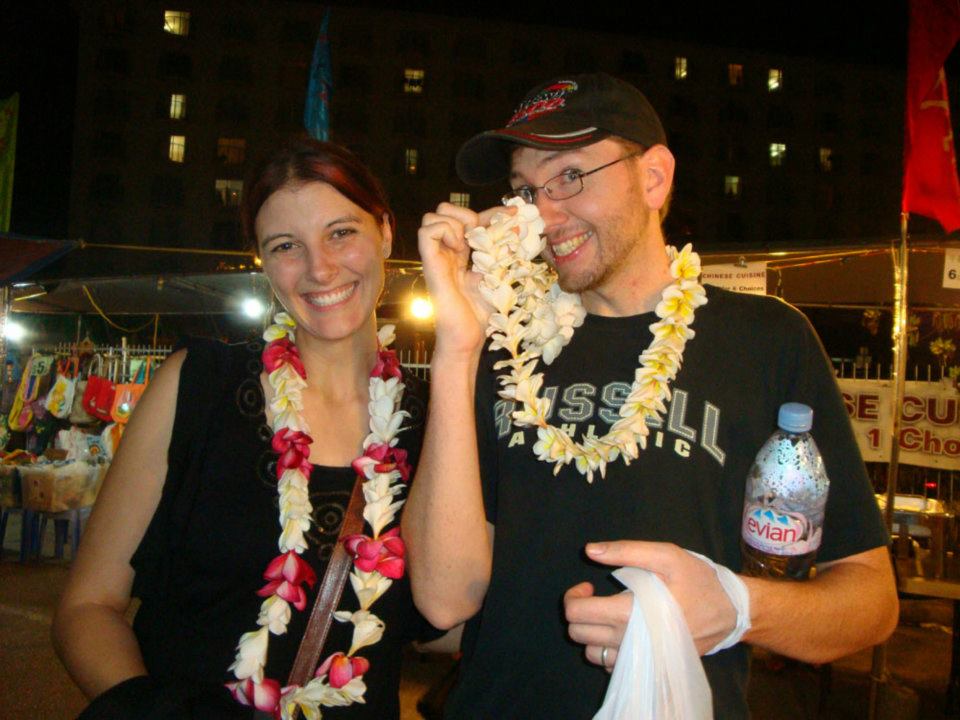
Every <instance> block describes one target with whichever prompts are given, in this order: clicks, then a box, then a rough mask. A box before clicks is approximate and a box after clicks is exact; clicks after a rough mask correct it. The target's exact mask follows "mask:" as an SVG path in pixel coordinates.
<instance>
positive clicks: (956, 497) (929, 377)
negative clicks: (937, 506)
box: [833, 358, 960, 512]
mask: <svg viewBox="0 0 960 720" xmlns="http://www.w3.org/2000/svg"><path fill="white" fill-rule="evenodd" d="M833 366H834V370H835V371H836V373H837V377H838V378H850V379H857V378H859V379H867V380H889V379H890V374H891V372H890V371H891V366H890V365H883V364H881V363H870V362H865V363H857V362H854V361H850V360H846V359H843V358H833ZM940 377H941V372H940V368H939V367H938V366H935V365H912V366H909V367H908V368H907V372H906V379H907V380H917V381H921V382H936V381H938V380H939V379H940ZM866 465H867V472H868V474H869V476H870V480H871V482H872V483H873V489H874V491H875V492H878V493H886V491H887V469H888V466H887V463H880V462H868V463H867V464H866ZM897 475H898V477H897V493H898V494H900V495H904V494H908V495H922V496H923V497H926V498H933V499H935V500H940V501H941V502H943V503H944V506H945V508H946V509H948V510H949V511H951V512H956V511H960V472H958V471H956V470H940V469H938V468H928V467H919V466H916V465H904V464H903V463H901V464H900V465H899V469H898V473H897Z"/></svg>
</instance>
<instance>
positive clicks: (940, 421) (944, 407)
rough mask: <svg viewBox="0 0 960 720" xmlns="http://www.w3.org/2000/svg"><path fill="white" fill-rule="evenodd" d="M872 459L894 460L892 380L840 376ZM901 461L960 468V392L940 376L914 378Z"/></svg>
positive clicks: (903, 416) (903, 413)
mask: <svg viewBox="0 0 960 720" xmlns="http://www.w3.org/2000/svg"><path fill="white" fill-rule="evenodd" d="M837 382H838V383H839V384H840V392H841V393H842V394H843V402H844V405H846V408H847V415H848V416H849V417H850V423H851V424H852V425H853V432H854V434H855V435H856V437H857V444H858V445H859V446H860V452H861V454H862V455H863V459H864V460H866V461H867V462H889V461H890V448H891V441H892V434H891V428H892V425H893V422H892V417H893V416H892V412H893V388H892V386H891V384H890V381H889V380H851V379H838V381H837ZM813 421H814V423H816V421H817V420H816V418H814V420H813ZM900 462H901V463H903V464H905V465H919V466H921V467H931V468H940V469H941V470H960V393H958V392H957V390H956V388H954V387H948V386H947V385H945V384H943V383H939V382H908V383H906V384H905V387H904V395H903V406H902V407H901V408H900Z"/></svg>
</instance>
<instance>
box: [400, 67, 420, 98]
mask: <svg viewBox="0 0 960 720" xmlns="http://www.w3.org/2000/svg"><path fill="white" fill-rule="evenodd" d="M403 91H404V92H405V93H415V94H419V93H422V92H423V70H418V69H415V68H407V69H406V70H404V71H403Z"/></svg>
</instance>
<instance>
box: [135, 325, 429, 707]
mask: <svg viewBox="0 0 960 720" xmlns="http://www.w3.org/2000/svg"><path fill="white" fill-rule="evenodd" d="M262 348H263V345H262V343H259V342H256V343H250V344H248V345H235V346H227V345H223V344H220V343H214V342H193V343H191V344H189V346H188V355H187V359H186V362H185V363H184V366H183V369H182V371H181V376H180V389H179V393H178V398H177V413H176V420H175V423H174V432H173V437H172V439H171V445H170V452H169V471H168V474H167V479H166V482H165V485H164V490H163V496H162V499H161V501H160V505H159V507H158V509H157V512H156V514H155V516H154V518H153V520H152V522H151V524H150V526H149V528H148V530H147V533H146V535H145V537H144V540H143V542H142V544H141V545H140V547H139V548H138V549H137V552H136V553H135V555H134V557H133V559H132V560H131V564H132V565H133V567H134V569H135V570H136V579H135V584H134V590H133V594H134V595H135V596H137V597H140V598H141V600H142V604H141V607H140V609H139V611H138V613H137V616H136V619H135V623H134V631H135V633H136V635H137V638H138V640H139V642H140V647H141V650H142V652H143V657H144V661H145V663H146V666H147V670H148V672H149V673H150V675H151V676H152V677H154V678H156V679H157V680H159V681H161V682H167V681H183V682H190V683H200V684H209V685H210V686H211V687H216V686H222V684H223V683H225V682H228V681H232V680H233V679H234V678H233V677H232V676H231V674H230V673H228V671H227V668H228V667H229V665H230V664H231V663H232V662H233V659H234V654H235V648H236V645H237V642H238V640H239V638H240V635H241V634H243V633H244V632H248V631H250V630H255V629H256V628H257V625H256V620H257V615H258V612H259V609H260V604H261V603H262V602H263V598H261V597H259V596H257V594H256V591H257V590H259V589H260V588H261V587H263V586H264V585H265V584H266V581H265V580H264V579H263V571H264V569H265V568H266V566H267V564H268V563H269V562H270V560H271V559H273V558H274V557H276V555H277V554H278V549H277V539H278V537H279V534H280V524H279V520H278V499H277V477H276V458H277V456H276V453H274V452H273V450H272V449H271V447H270V439H271V437H272V431H271V430H270V428H269V426H268V425H267V424H266V418H265V416H264V413H263V409H264V397H263V391H262V388H261V385H260V372H261V369H262V365H261V361H260V353H261V351H262ZM404 381H405V383H406V390H405V392H404V398H403V409H405V410H407V412H409V413H410V417H409V418H407V419H406V421H405V423H404V425H405V427H406V428H407V429H405V430H404V431H402V432H401V433H400V435H399V444H400V446H401V447H403V448H405V449H407V450H408V452H409V453H410V462H411V464H412V465H415V463H416V462H417V459H418V455H419V451H420V444H421V441H422V433H423V422H424V418H425V410H426V386H425V385H424V384H423V383H422V382H420V381H418V380H417V379H416V378H414V377H411V376H407V377H405V379H404ZM314 442H317V443H320V442H323V439H322V438H315V439H314ZM355 479H356V474H355V473H354V472H353V470H352V469H351V468H326V467H317V466H315V467H314V469H313V473H312V474H311V477H310V501H311V504H312V506H313V519H314V525H313V526H312V527H311V529H310V531H309V532H308V535H307V537H308V540H309V542H310V547H309V549H308V550H307V551H305V552H304V554H303V557H304V558H305V559H307V560H308V562H309V563H310V564H311V566H312V567H313V569H314V571H315V572H316V573H317V577H318V583H317V586H315V587H314V588H313V590H311V591H308V593H307V594H308V598H307V602H308V604H307V607H306V609H305V610H303V611H298V610H296V609H295V608H293V609H292V618H291V622H290V625H289V627H288V630H287V633H286V634H284V635H281V636H276V635H271V636H270V647H269V654H268V662H267V667H266V675H267V677H271V678H273V679H275V680H278V681H279V682H280V684H281V685H285V684H286V680H287V676H288V674H289V671H290V667H291V665H292V663H293V658H294V656H295V655H296V652H297V648H298V646H299V644H300V639H301V637H302V635H303V631H304V628H305V627H306V622H307V618H308V616H309V612H310V609H311V608H312V606H313V601H314V597H315V594H316V590H317V587H318V586H319V581H320V579H322V577H323V571H324V569H325V568H326V564H327V560H328V559H329V557H330V553H331V552H332V550H333V547H334V545H335V544H336V540H337V536H338V533H339V530H340V525H341V523H342V520H343V514H344V512H345V509H346V506H347V503H348V501H349V498H350V493H351V490H352V488H353V484H354V481H355ZM365 532H366V533H368V534H369V533H370V528H369V526H367V527H366V528H365ZM357 609H359V604H358V601H357V598H356V596H355V594H354V593H353V592H352V591H351V588H350V587H349V583H348V586H347V587H346V588H345V589H344V592H343V597H342V599H341V601H340V605H339V607H338V610H350V611H354V610H357ZM371 611H372V612H373V613H374V614H376V615H377V616H378V617H379V618H381V619H382V620H383V621H384V622H385V623H386V631H385V633H384V636H383V638H382V639H381V640H380V642H378V643H376V644H375V645H372V646H369V647H365V648H363V649H361V650H360V651H359V653H358V654H359V655H360V656H362V657H364V658H366V659H367V660H369V661H370V670H369V671H368V672H367V673H366V674H365V675H364V682H365V683H366V685H367V691H366V694H365V696H364V697H365V701H366V702H365V703H363V704H361V703H355V704H353V705H351V706H349V707H345V708H323V715H324V717H325V718H326V717H328V716H329V717H349V718H396V717H399V700H398V687H399V680H400V652H401V648H402V645H403V644H404V643H405V642H407V641H409V640H411V639H413V638H415V637H420V636H422V635H424V633H426V634H427V635H434V634H435V633H431V632H430V629H429V626H427V625H426V623H425V621H424V620H423V619H422V617H421V616H420V615H419V614H418V613H417V612H416V610H415V608H414V607H413V602H412V599H411V595H410V588H409V583H408V580H407V578H406V576H404V578H403V579H401V580H399V581H394V583H393V585H392V586H391V587H390V589H389V590H387V592H386V593H385V594H384V595H383V596H382V597H380V598H379V599H378V600H377V601H376V603H375V604H374V605H373V607H372V608H371ZM352 633H353V625H352V624H351V623H349V622H346V623H341V622H338V621H337V620H334V621H333V623H332V626H331V629H330V634H329V636H328V639H327V644H326V647H325V648H324V651H323V654H322V655H321V660H322V659H323V658H325V657H327V656H328V655H330V654H331V653H333V652H337V651H339V652H346V651H347V650H348V649H349V648H350V643H351V637H352ZM231 710H232V711H233V715H232V716H236V717H248V716H249V715H250V712H251V711H250V709H248V708H244V707H242V706H240V705H238V704H236V703H234V704H233V706H232V707H231Z"/></svg>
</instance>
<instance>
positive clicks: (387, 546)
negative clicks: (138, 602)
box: [227, 313, 410, 720]
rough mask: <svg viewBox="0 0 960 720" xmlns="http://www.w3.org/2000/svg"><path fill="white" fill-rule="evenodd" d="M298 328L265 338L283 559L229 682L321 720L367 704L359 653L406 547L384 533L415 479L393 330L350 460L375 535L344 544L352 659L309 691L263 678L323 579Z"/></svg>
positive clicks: (268, 707) (277, 711) (323, 673)
mask: <svg viewBox="0 0 960 720" xmlns="http://www.w3.org/2000/svg"><path fill="white" fill-rule="evenodd" d="M295 328H296V324H295V323H294V322H293V320H292V319H291V318H290V316H289V315H287V313H279V314H277V315H276V316H275V317H274V324H273V325H271V326H270V327H268V328H267V330H266V331H265V332H264V334H263V339H264V340H266V341H267V346H266V347H265V348H264V351H263V365H264V368H265V369H266V370H267V373H268V382H269V383H270V387H271V388H273V398H272V399H271V400H270V410H271V412H272V413H273V422H272V428H273V432H274V435H273V442H272V444H273V449H274V451H275V452H276V453H277V454H278V456H279V457H278V459H277V479H278V484H277V491H278V492H279V494H280V527H281V532H280V540H279V543H278V544H279V548H280V554H279V555H278V556H277V557H275V558H274V559H273V560H271V561H270V563H269V564H268V565H267V568H266V570H265V571H264V573H263V577H264V579H265V580H266V581H267V583H266V584H265V585H264V586H263V587H262V588H261V589H260V590H259V591H257V594H258V595H260V596H261V597H264V598H266V599H265V600H264V601H263V604H262V605H261V606H260V615H259V617H258V618H257V625H259V626H260V627H259V629H257V630H253V631H251V632H248V633H244V635H243V636H241V638H240V642H239V644H238V645H237V655H236V659H235V660H234V662H233V664H232V665H231V666H230V668H229V669H230V670H231V671H232V672H233V674H234V676H235V677H236V678H237V680H236V682H231V683H227V688H228V689H229V690H230V691H231V693H232V694H233V696H234V698H236V699H237V701H239V702H241V703H243V704H244V705H252V706H254V707H256V708H257V709H258V710H262V711H265V712H269V713H272V714H273V716H274V717H275V718H283V720H287V719H288V718H291V717H293V714H294V712H296V710H297V709H298V708H299V710H300V712H302V713H303V717H304V718H306V719H307V720H317V719H318V718H320V717H321V716H322V715H321V712H320V707H340V706H344V705H350V704H352V703H355V702H364V699H363V695H364V693H365V692H366V689H367V687H366V685H365V684H364V682H363V676H364V674H365V673H366V672H367V670H368V669H369V668H370V663H369V662H368V661H367V660H366V659H365V658H363V657H360V656H358V655H357V654H356V653H357V651H359V650H360V649H361V648H364V647H367V646H369V645H373V644H375V643H377V642H379V640H380V638H382V637H383V631H384V629H385V627H386V626H385V625H384V623H383V621H382V620H381V619H380V618H378V617H377V616H376V615H374V614H373V613H372V612H371V611H370V608H371V606H372V605H373V604H374V602H376V600H377V599H378V598H379V597H380V596H381V595H383V593H384V592H386V590H387V589H388V588H389V587H390V585H391V584H392V583H393V581H394V580H396V579H399V578H401V577H403V573H404V569H405V568H404V554H405V552H404V545H403V540H402V539H401V538H400V528H399V527H394V528H392V529H390V530H385V528H386V527H387V526H388V525H390V524H391V523H392V522H393V521H394V520H395V519H396V516H397V512H398V511H399V509H400V507H401V506H402V505H403V503H404V500H403V498H402V497H400V496H401V495H402V493H403V486H404V483H405V482H406V481H407V480H408V479H409V477H410V467H409V465H408V464H407V453H406V451H405V450H403V449H401V448H398V447H396V444H397V435H398V434H399V432H400V431H401V429H402V428H401V424H402V423H403V418H404V417H405V416H406V415H407V413H406V412H404V411H403V410H401V409H400V401H401V399H402V397H403V390H404V385H403V382H402V377H401V372H400V363H399V362H398V361H397V356H396V353H394V352H393V351H392V350H387V349H386V347H387V346H388V345H389V344H390V343H391V342H392V341H393V337H394V336H393V326H392V325H385V326H384V327H383V328H382V329H381V330H380V331H379V332H378V333H377V335H378V339H379V342H380V349H379V351H378V353H377V362H376V365H375V366H374V368H373V370H372V371H371V373H370V386H369V388H370V403H369V405H368V408H369V413H370V434H369V435H367V437H366V438H365V439H364V441H363V454H362V455H360V457H358V458H357V459H356V460H354V461H353V469H354V470H355V471H356V472H357V474H358V475H360V476H361V477H362V478H363V497H364V501H365V506H364V510H363V518H364V520H365V521H366V523H367V524H368V525H369V526H370V528H371V530H372V535H370V536H367V535H351V536H350V537H347V538H345V539H344V546H345V547H346V549H347V551H348V552H349V553H350V554H351V555H352V556H353V565H354V566H353V571H352V572H351V574H350V585H351V586H352V588H353V592H354V594H355V595H356V596H357V600H358V601H359V603H360V609H359V610H357V611H356V612H352V613H351V612H349V611H340V612H335V613H334V618H335V619H336V620H338V621H339V622H350V623H352V624H353V639H352V642H351V645H350V648H349V649H348V650H347V652H346V653H343V652H336V653H333V654H332V655H330V656H329V657H327V658H326V659H325V660H324V661H323V662H322V663H321V664H320V667H319V668H318V669H317V671H316V674H315V677H314V678H313V679H312V680H310V682H308V683H307V684H306V685H305V686H303V687H299V686H296V685H290V686H287V687H281V686H280V683H279V682H278V681H277V680H274V679H271V678H268V677H265V676H264V667H265V666H266V664H267V647H268V645H269V641H270V635H271V634H273V635H283V634H284V633H285V632H286V631H287V625H288V624H289V622H290V615H291V610H290V606H291V605H293V607H295V608H296V609H297V610H303V609H305V608H306V605H307V593H306V589H305V587H304V586H305V585H306V586H308V587H313V585H314V584H315V583H316V581H317V577H316V574H315V573H314V572H313V569H312V568H311V567H310V565H309V564H308V563H307V562H306V561H305V560H304V559H303V558H302V557H301V554H302V553H303V551H304V550H306V549H307V541H306V539H305V537H304V533H305V532H306V531H307V530H308V529H309V527H310V523H311V510H312V508H311V506H310V494H309V479H310V470H311V465H310V462H309V460H308V457H309V445H310V443H312V442H313V439H312V438H311V437H310V435H309V432H310V429H309V428H308V427H307V424H306V421H305V420H304V418H303V415H302V412H303V397H302V392H303V389H304V388H305V387H306V386H307V382H306V371H305V369H304V367H303V363H302V362H301V360H300V355H299V352H298V351H297V346H296V345H295V344H294V330H295Z"/></svg>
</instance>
